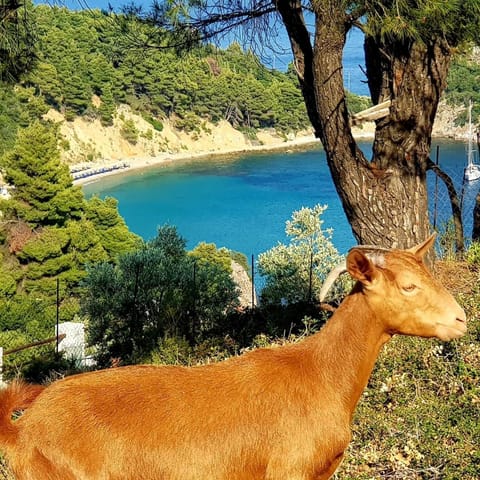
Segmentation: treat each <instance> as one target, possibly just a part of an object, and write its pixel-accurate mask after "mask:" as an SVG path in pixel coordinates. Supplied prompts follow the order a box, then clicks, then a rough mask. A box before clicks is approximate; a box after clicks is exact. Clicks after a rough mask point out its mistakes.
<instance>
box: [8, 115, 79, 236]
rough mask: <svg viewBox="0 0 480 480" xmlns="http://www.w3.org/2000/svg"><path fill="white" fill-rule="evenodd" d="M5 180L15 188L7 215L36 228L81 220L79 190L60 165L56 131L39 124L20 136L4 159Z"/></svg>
mask: <svg viewBox="0 0 480 480" xmlns="http://www.w3.org/2000/svg"><path fill="white" fill-rule="evenodd" d="M2 165H3V166H4V171H5V173H4V177H5V180H6V181H7V182H8V183H9V184H10V185H13V186H14V187H15V188H14V189H13V191H12V199H11V201H10V202H9V205H8V215H9V216H12V217H18V218H21V219H23V220H25V221H26V222H28V223H29V224H30V225H32V226H33V227H36V226H39V225H62V224H64V222H65V221H66V220H68V219H70V218H79V217H80V215H81V211H82V208H83V194H82V191H81V189H80V187H76V186H73V185H72V179H71V177H70V173H69V170H68V167H67V166H66V165H64V164H62V163H61V162H60V154H59V151H58V148H57V136H56V130H55V129H54V128H53V127H52V126H49V125H46V124H42V123H40V122H35V123H33V124H32V125H31V126H30V127H28V128H25V129H24V130H21V131H20V132H19V133H18V136H17V140H16V142H15V145H14V146H13V148H12V150H10V151H8V152H7V153H6V154H5V155H4V156H3V158H2Z"/></svg>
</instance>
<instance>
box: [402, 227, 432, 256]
mask: <svg viewBox="0 0 480 480" xmlns="http://www.w3.org/2000/svg"><path fill="white" fill-rule="evenodd" d="M436 237H437V234H436V233H433V234H432V235H430V236H429V237H428V238H427V239H426V240H425V241H424V242H422V243H420V244H419V245H416V246H415V247H412V248H409V249H408V250H407V252H410V253H413V254H414V255H415V256H416V257H417V258H418V259H419V260H423V258H424V257H425V255H426V254H427V252H428V251H429V250H430V249H431V248H432V246H433V244H434V243H435V238H436Z"/></svg>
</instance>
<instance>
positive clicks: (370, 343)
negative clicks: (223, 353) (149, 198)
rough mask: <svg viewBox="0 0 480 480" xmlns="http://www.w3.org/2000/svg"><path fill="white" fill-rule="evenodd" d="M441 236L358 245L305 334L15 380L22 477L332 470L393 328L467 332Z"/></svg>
mask: <svg viewBox="0 0 480 480" xmlns="http://www.w3.org/2000/svg"><path fill="white" fill-rule="evenodd" d="M433 241H434V237H431V238H429V239H428V240H427V241H425V242H424V243H422V244H421V245H418V246H417V247H414V248H412V249H410V250H405V251H403V250H392V251H379V252H377V253H375V254H372V252H371V251H370V252H369V253H365V252H364V251H362V249H360V248H353V249H352V250H351V251H350V252H349V254H348V256H347V261H346V267H347V270H348V272H349V273H350V275H351V276H352V277H353V278H354V279H356V280H357V283H356V285H355V287H354V288H353V290H352V292H351V293H350V294H349V295H348V296H347V297H346V298H345V300H344V301H343V302H342V304H341V305H340V307H339V308H338V309H337V311H336V312H335V314H334V315H333V316H332V318H331V319H330V320H329V321H328V322H327V324H326V325H325V326H324V327H323V329H322V330H321V331H320V332H318V333H317V334H315V335H312V336H311V337H309V338H307V339H305V340H303V341H301V342H299V343H296V344H290V345H286V346H283V347H279V348H269V349H260V350H256V351H252V352H249V353H246V354H244V355H242V356H240V357H236V358H232V359H230V360H227V361H224V362H221V363H217V364H213V365H207V366H199V367H193V368H184V367H172V366H132V367H123V368H115V369H110V370H104V371H100V372H92V373H86V374H82V375H77V376H72V377H69V378H66V379H63V380H60V381H57V382H55V383H53V384H51V385H50V386H48V387H46V388H45V389H44V390H43V391H41V392H40V390H38V387H33V386H27V385H19V384H13V385H12V386H10V387H8V388H7V389H6V390H4V391H3V392H1V393H0V449H1V450H3V451H4V453H5V454H6V456H7V459H8V461H9V463H10V465H11V467H12V469H13V471H14V472H15V474H16V477H17V480H107V479H108V480H115V479H116V480H120V479H121V480H136V479H138V480H240V479H248V480H256V479H266V480H285V479H288V480H313V479H315V480H326V479H328V478H330V477H331V476H332V475H333V473H334V472H335V470H336V469H337V467H338V465H339V464H340V462H341V460H342V457H343V454H344V451H345V449H346V448H347V445H348V443H349V441H350V423H351V420H352V415H353V411H354V409H355V406H356V404H357V402H358V400H359V398H360V395H361V393H362V391H363V390H364V388H365V385H366V383H367V381H368V378H369V376H370V374H371V371H372V369H373V366H374V363H375V360H376V358H377V356H378V353H379V351H380V349H381V347H382V346H383V345H384V344H385V343H386V342H387V341H388V340H389V339H390V338H391V337H392V335H394V334H397V333H398V334H406V335H419V336H422V337H437V338H439V339H441V340H451V339H454V338H458V337H461V336H462V335H463V334H464V333H465V331H466V318H465V313H464V311H463V310H462V309H461V308H460V306H459V305H458V304H457V302H456V301H455V300H454V298H453V297H452V295H450V294H449V293H448V292H447V291H446V290H445V289H444V288H443V287H442V286H440V285H439V284H438V283H437V282H436V281H435V280H434V278H433V277H432V276H431V275H430V274H429V273H428V271H427V269H426V268H425V266H424V264H423V257H424V255H425V253H426V251H427V250H428V249H429V248H430V247H431V245H432V244H433ZM34 397H36V399H34ZM28 405H30V407H29V408H27V409H26V411H25V413H24V414H23V415H22V416H21V417H20V418H19V419H18V420H16V421H13V422H12V421H11V415H12V411H13V410H14V409H15V408H16V407H28Z"/></svg>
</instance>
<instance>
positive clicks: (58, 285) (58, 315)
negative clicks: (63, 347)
mask: <svg viewBox="0 0 480 480" xmlns="http://www.w3.org/2000/svg"><path fill="white" fill-rule="evenodd" d="M56 312H57V313H56V319H55V329H56V332H57V343H56V345H55V353H56V355H57V356H58V344H59V343H60V342H59V340H58V335H59V333H58V324H59V321H60V279H59V278H58V277H57V310H56Z"/></svg>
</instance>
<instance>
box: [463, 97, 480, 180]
mask: <svg viewBox="0 0 480 480" xmlns="http://www.w3.org/2000/svg"><path fill="white" fill-rule="evenodd" d="M472 106H473V104H472V101H470V104H469V105H468V143H467V166H466V167H465V170H464V172H463V178H464V179H465V181H467V182H472V181H474V180H478V179H479V178H480V165H478V164H477V163H475V150H474V149H473V129H472Z"/></svg>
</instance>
